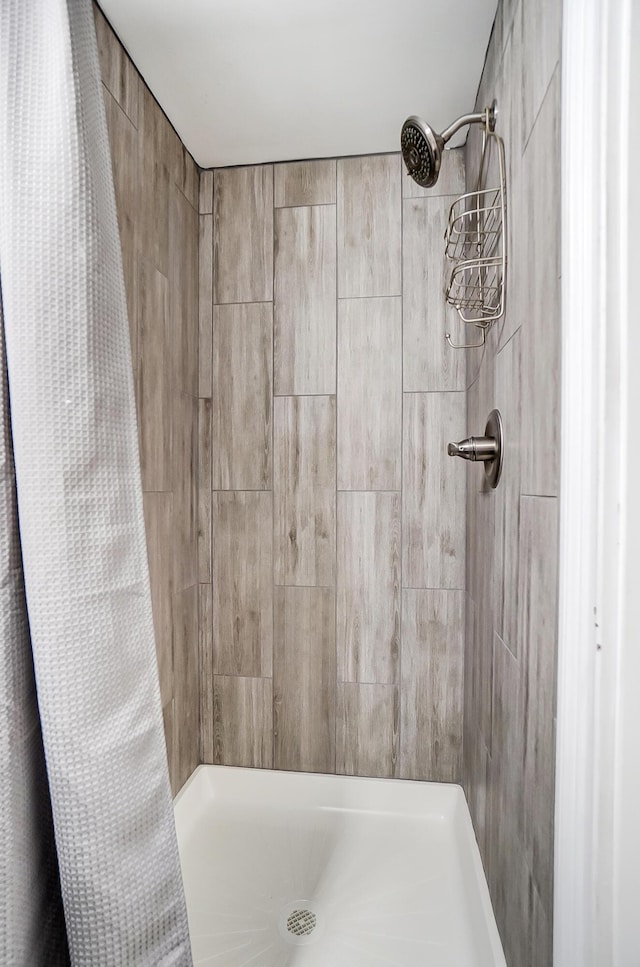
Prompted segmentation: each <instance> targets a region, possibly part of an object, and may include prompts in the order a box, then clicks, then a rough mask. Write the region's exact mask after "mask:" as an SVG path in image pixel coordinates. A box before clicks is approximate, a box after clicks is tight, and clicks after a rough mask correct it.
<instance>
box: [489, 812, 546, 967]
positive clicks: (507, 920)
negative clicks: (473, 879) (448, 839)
mask: <svg viewBox="0 0 640 967" xmlns="http://www.w3.org/2000/svg"><path fill="white" fill-rule="evenodd" d="M492 832H493V833H495V834H496V835H498V836H499V838H500V840H501V848H500V850H499V852H497V853H495V855H496V856H497V860H498V863H497V866H496V867H495V868H492V869H490V870H488V871H487V872H488V877H487V878H488V881H489V886H490V891H491V899H492V903H493V910H494V913H495V917H496V923H497V925H498V930H499V932H500V939H501V940H502V946H503V949H504V954H505V959H506V961H507V964H514V965H520V964H522V965H524V967H538V964H537V963H534V962H532V961H531V953H532V949H531V908H530V901H529V897H530V888H531V877H530V874H529V869H528V867H527V861H526V857H525V855H524V851H523V849H522V844H521V842H520V840H518V839H517V838H516V837H514V836H513V834H512V833H511V831H510V828H509V827H508V826H505V828H504V829H500V830H498V829H497V828H494V830H493V831H492ZM540 967H542V964H541V965H540ZM545 967H549V965H545Z"/></svg>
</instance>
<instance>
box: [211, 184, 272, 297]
mask: <svg viewBox="0 0 640 967" xmlns="http://www.w3.org/2000/svg"><path fill="white" fill-rule="evenodd" d="M213 292H214V302H215V303H218V304H219V303H227V302H270V301H271V299H272V298H273V165H252V166H251V167H248V168H217V169H216V171H215V173H214V192H213Z"/></svg>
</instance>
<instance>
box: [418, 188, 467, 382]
mask: <svg viewBox="0 0 640 967" xmlns="http://www.w3.org/2000/svg"><path fill="white" fill-rule="evenodd" d="M452 200H453V199H452V198H451V197H446V196H445V197H442V198H423V199H415V200H412V201H405V202H404V218H403V225H402V233H403V243H402V266H403V277H402V294H403V300H402V309H403V346H402V356H403V379H404V390H405V392H410V393H420V392H436V391H443V390H463V389H465V388H466V354H465V352H464V351H463V350H460V349H452V347H451V346H450V345H449V344H448V342H447V341H446V339H445V333H446V332H450V333H451V334H452V339H453V340H454V342H457V343H464V342H467V341H468V336H469V333H468V331H464V332H463V330H466V329H467V327H465V326H463V325H462V323H460V321H459V317H458V313H457V311H456V310H455V309H454V308H453V307H452V306H449V305H447V303H446V301H445V297H444V290H445V281H446V280H445V275H446V271H448V270H450V267H449V269H447V266H446V263H445V260H444V257H441V256H442V255H443V252H444V241H443V239H444V232H445V228H446V225H447V218H448V211H449V205H450V203H451V201H452Z"/></svg>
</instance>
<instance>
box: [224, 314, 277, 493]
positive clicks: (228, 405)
mask: <svg viewBox="0 0 640 967" xmlns="http://www.w3.org/2000/svg"><path fill="white" fill-rule="evenodd" d="M272 338H273V326H272V308H271V303H260V304H258V303H254V304H252V305H237V306H216V307H215V308H214V312H213V386H212V391H213V396H212V399H211V418H212V431H211V447H212V458H213V468H212V483H213V489H214V490H268V489H269V488H270V487H271V439H272V428H271V417H272V414H271V406H272V365H273V349H272Z"/></svg>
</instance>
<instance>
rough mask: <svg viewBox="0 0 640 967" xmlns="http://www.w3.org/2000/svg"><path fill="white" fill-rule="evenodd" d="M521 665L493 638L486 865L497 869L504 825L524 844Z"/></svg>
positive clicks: (499, 640)
mask: <svg viewBox="0 0 640 967" xmlns="http://www.w3.org/2000/svg"><path fill="white" fill-rule="evenodd" d="M523 684H524V682H523V675H522V668H521V665H520V662H519V661H518V660H517V659H516V658H514V657H513V655H512V654H511V652H510V651H509V649H508V648H507V646H506V645H505V643H504V642H503V641H502V639H501V638H500V637H499V636H498V635H494V638H493V702H492V719H491V732H492V738H491V765H490V772H489V775H490V788H489V796H488V820H489V826H490V834H489V840H488V843H489V846H490V855H489V857H488V865H489V867H490V869H491V870H492V871H495V870H497V869H500V867H501V865H502V864H503V862H504V860H503V858H502V857H501V856H499V855H497V853H500V852H502V851H503V850H504V848H505V838H504V837H503V833H504V832H505V830H506V828H507V826H508V831H509V836H510V838H511V839H512V840H517V841H518V842H520V843H522V842H523V831H524V794H523V786H522V763H523V761H524V717H525V701H524V700H525V695H524V691H523Z"/></svg>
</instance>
